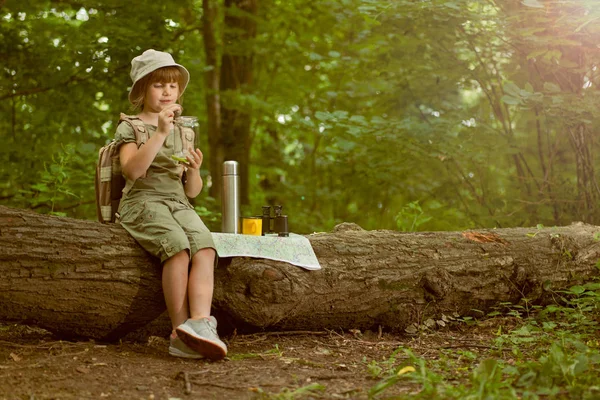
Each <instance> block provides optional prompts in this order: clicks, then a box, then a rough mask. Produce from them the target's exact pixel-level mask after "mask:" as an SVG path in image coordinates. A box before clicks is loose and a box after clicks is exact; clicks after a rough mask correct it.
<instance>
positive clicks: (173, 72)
mask: <svg viewBox="0 0 600 400" xmlns="http://www.w3.org/2000/svg"><path fill="white" fill-rule="evenodd" d="M156 82H160V83H165V84H166V83H171V82H177V83H178V84H179V91H180V93H181V88H182V87H183V86H184V85H185V77H184V76H183V74H182V73H181V71H180V70H179V68H177V67H163V68H159V69H157V70H155V71H152V72H151V73H149V74H148V75H146V76H144V77H143V78H142V79H140V80H139V81H137V82H136V84H135V87H134V88H133V93H132V96H131V97H132V101H131V103H132V104H133V106H132V109H133V110H137V109H138V108H139V109H140V110H143V109H144V98H145V97H146V91H147V90H148V86H150V85H152V84H153V83H156ZM182 101H183V96H180V97H179V99H178V103H179V104H181V103H182Z"/></svg>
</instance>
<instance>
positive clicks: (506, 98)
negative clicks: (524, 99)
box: [500, 95, 521, 105]
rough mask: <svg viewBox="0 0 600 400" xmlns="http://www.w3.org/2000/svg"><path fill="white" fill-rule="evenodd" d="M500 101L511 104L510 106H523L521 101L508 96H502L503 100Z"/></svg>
mask: <svg viewBox="0 0 600 400" xmlns="http://www.w3.org/2000/svg"><path fill="white" fill-rule="evenodd" d="M500 100H502V102H503V103H505V104H510V105H517V104H521V100H520V99H517V98H516V97H512V96H508V95H504V96H502V98H501V99H500Z"/></svg>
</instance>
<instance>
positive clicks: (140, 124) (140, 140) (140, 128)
mask: <svg viewBox="0 0 600 400" xmlns="http://www.w3.org/2000/svg"><path fill="white" fill-rule="evenodd" d="M122 122H125V123H128V124H129V125H130V126H131V128H132V129H133V133H134V134H135V142H136V143H137V146H138V149H139V148H140V146H141V145H143V144H144V143H146V142H147V141H148V138H149V136H150V135H149V133H148V128H146V125H145V124H144V121H142V120H141V119H140V118H138V117H136V116H135V115H126V114H123V113H121V115H120V116H119V124H120V123H122ZM134 183H135V181H129V180H128V181H127V184H126V185H125V187H124V188H123V194H127V193H128V192H129V191H130V190H131V188H132V187H133V184H134Z"/></svg>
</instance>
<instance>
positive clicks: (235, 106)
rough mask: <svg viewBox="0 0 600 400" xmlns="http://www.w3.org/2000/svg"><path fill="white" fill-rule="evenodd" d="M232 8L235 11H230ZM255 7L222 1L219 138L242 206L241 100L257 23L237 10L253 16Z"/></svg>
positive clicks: (251, 0)
mask: <svg viewBox="0 0 600 400" xmlns="http://www.w3.org/2000/svg"><path fill="white" fill-rule="evenodd" d="M232 8H236V9H238V10H236V11H235V12H231V11H230V10H231V9H232ZM257 8H258V0H225V34H224V44H223V56H222V59H221V91H222V95H223V97H224V98H226V99H227V101H225V102H224V104H223V105H222V109H221V135H222V146H223V154H224V157H225V159H226V160H235V161H237V162H238V163H239V167H240V200H241V203H242V204H249V202H250V201H249V190H248V188H249V185H248V182H249V171H248V166H249V165H250V122H251V116H250V113H249V111H248V105H247V102H245V101H243V100H242V99H241V97H242V95H243V94H246V93H248V92H249V86H250V85H251V84H252V79H253V68H254V65H253V63H254V57H253V52H254V50H253V46H254V45H253V42H252V39H254V37H255V36H256V21H255V19H253V18H252V17H246V16H240V10H241V11H242V12H244V13H247V14H249V15H253V16H254V15H256V12H257ZM240 32H242V33H240ZM244 103H246V104H244Z"/></svg>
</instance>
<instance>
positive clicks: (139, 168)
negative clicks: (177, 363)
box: [116, 50, 227, 360]
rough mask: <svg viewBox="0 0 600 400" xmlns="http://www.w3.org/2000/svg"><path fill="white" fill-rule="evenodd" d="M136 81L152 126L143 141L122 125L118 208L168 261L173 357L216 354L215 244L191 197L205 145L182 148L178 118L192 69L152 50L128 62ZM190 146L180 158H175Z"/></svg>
mask: <svg viewBox="0 0 600 400" xmlns="http://www.w3.org/2000/svg"><path fill="white" fill-rule="evenodd" d="M131 79H132V81H133V85H132V87H131V90H130V92H129V101H130V102H131V103H132V104H133V106H134V108H135V109H138V108H139V109H141V111H140V112H139V114H137V116H136V117H137V118H139V119H140V120H141V121H143V123H144V125H145V128H146V129H147V130H148V134H149V138H148V141H147V142H146V143H145V144H143V145H141V146H140V147H139V148H138V147H137V145H136V139H135V134H134V131H133V128H132V127H131V125H130V124H119V126H118V127H117V132H116V139H117V140H119V141H121V143H123V144H122V145H121V146H120V148H119V156H120V159H121V168H122V172H123V175H124V176H125V178H126V180H127V186H126V187H128V188H129V187H130V189H129V190H128V191H126V192H124V193H123V197H122V199H121V203H120V205H119V210H118V213H119V215H120V217H119V219H120V223H121V225H122V226H123V227H124V228H125V230H127V232H129V233H130V234H131V236H133V238H134V239H135V240H136V241H137V242H138V243H139V244H140V245H141V246H142V247H143V248H144V249H145V250H146V251H148V252H149V253H151V254H152V255H154V256H156V257H159V258H160V260H161V263H162V265H163V272H162V288H163V292H164V296H165V301H166V303H167V311H168V313H169V317H170V318H171V324H172V328H173V330H172V332H171V336H170V346H169V353H170V354H171V355H173V356H176V357H184V358H202V357H207V358H209V359H213V360H219V359H222V358H224V357H225V356H226V355H227V346H225V343H223V342H222V341H221V340H220V339H219V336H218V335H217V321H216V319H215V318H214V317H212V316H211V315H210V310H211V302H212V295H213V267H214V262H215V250H214V249H215V245H214V243H213V240H212V236H211V234H210V232H209V230H208V229H207V228H206V226H205V225H204V223H203V222H202V220H201V219H200V217H199V216H198V214H196V212H195V211H194V208H193V207H192V206H191V205H190V203H189V201H188V199H187V198H188V197H189V198H194V197H196V196H197V195H198V194H199V193H200V191H201V190H202V185H203V183H202V178H201V177H200V171H199V170H200V165H202V158H203V156H202V152H201V151H200V149H195V150H194V149H191V148H190V149H183V148H182V147H183V140H182V138H181V136H180V131H179V128H177V129H175V127H174V123H173V119H174V117H175V116H176V114H180V113H181V110H182V108H181V105H179V104H178V101H179V99H180V97H181V95H182V94H183V92H184V91H185V88H186V86H187V84H188V82H189V73H188V71H187V69H185V68H184V67H183V66H182V65H179V64H177V63H175V60H174V59H173V57H172V56H171V55H170V54H169V53H164V52H161V51H156V50H147V51H145V52H144V53H143V54H142V55H140V56H137V57H135V58H134V59H133V60H132V61H131ZM181 150H187V151H188V155H187V157H186V158H187V161H188V162H187V163H186V167H185V168H186V178H187V179H186V181H185V183H183V182H182V179H181V177H182V173H183V168H184V167H183V164H182V163H180V162H178V161H175V160H174V159H172V158H171V156H172V155H174V154H175V153H177V152H180V151H181Z"/></svg>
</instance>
